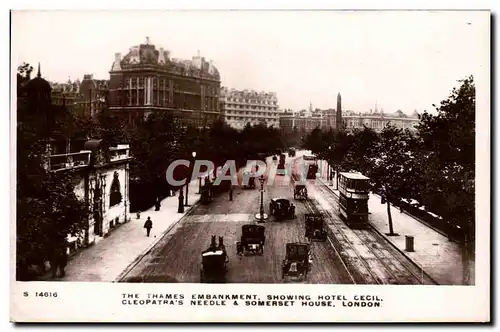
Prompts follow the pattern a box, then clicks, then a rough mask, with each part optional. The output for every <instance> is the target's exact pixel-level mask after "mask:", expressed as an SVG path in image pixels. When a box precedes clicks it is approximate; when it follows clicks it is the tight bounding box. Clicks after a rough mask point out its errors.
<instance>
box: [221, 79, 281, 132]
mask: <svg viewBox="0 0 500 332" xmlns="http://www.w3.org/2000/svg"><path fill="white" fill-rule="evenodd" d="M221 104H222V107H223V114H224V119H225V121H226V123H227V124H229V125H230V126H231V127H233V128H236V129H241V128H243V127H245V125H246V124H247V123H249V124H252V125H253V124H258V123H263V124H265V125H267V126H268V127H270V126H273V127H275V128H278V127H279V125H280V121H279V118H280V114H281V112H280V111H279V110H278V97H277V96H276V93H274V92H257V91H253V90H235V89H228V88H226V87H223V88H222V89H221Z"/></svg>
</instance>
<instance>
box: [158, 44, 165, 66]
mask: <svg viewBox="0 0 500 332" xmlns="http://www.w3.org/2000/svg"><path fill="white" fill-rule="evenodd" d="M158 63H165V50H164V49H163V47H160V52H159V54H158Z"/></svg>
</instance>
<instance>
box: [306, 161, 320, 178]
mask: <svg viewBox="0 0 500 332" xmlns="http://www.w3.org/2000/svg"><path fill="white" fill-rule="evenodd" d="M317 172H318V165H317V164H310V165H308V168H307V179H308V180H314V179H316V173H317Z"/></svg>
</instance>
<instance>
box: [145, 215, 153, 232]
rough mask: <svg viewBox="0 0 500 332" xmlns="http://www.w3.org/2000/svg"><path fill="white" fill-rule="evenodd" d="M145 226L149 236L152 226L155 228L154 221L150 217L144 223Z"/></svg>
mask: <svg viewBox="0 0 500 332" xmlns="http://www.w3.org/2000/svg"><path fill="white" fill-rule="evenodd" d="M144 228H145V229H146V235H147V236H148V237H149V233H151V228H153V221H152V220H151V218H150V217H148V219H147V220H146V222H145V223H144Z"/></svg>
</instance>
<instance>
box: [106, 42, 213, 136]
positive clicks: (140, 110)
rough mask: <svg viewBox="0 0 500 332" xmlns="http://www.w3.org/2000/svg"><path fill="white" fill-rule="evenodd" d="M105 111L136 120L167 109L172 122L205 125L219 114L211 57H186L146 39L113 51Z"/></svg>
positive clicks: (131, 120)
mask: <svg viewBox="0 0 500 332" xmlns="http://www.w3.org/2000/svg"><path fill="white" fill-rule="evenodd" d="M109 92H110V93H109V106H110V108H109V109H110V110H112V111H115V112H117V113H118V114H121V115H123V116H125V117H127V118H128V120H129V122H135V121H142V120H143V119H144V118H145V117H146V116H147V115H148V114H151V113H152V112H171V113H172V114H173V115H174V118H175V119H176V121H179V122H180V123H184V124H192V125H195V126H198V127H200V126H209V125H210V124H211V123H213V122H214V121H216V120H217V119H219V118H220V103H219V95H220V75H219V71H218V70H217V68H216V67H215V66H214V64H213V62H212V61H206V60H205V58H204V57H201V56H200V54H199V52H198V55H197V56H195V57H193V58H192V59H191V60H179V59H174V58H171V57H170V52H169V51H167V50H165V49H163V48H159V49H156V47H155V45H152V44H150V43H149V39H147V40H146V43H144V44H141V45H139V46H134V47H132V48H130V51H129V52H128V53H127V54H126V55H125V56H124V57H123V58H122V56H121V54H120V53H115V60H114V62H113V65H112V67H111V71H110V81H109Z"/></svg>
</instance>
